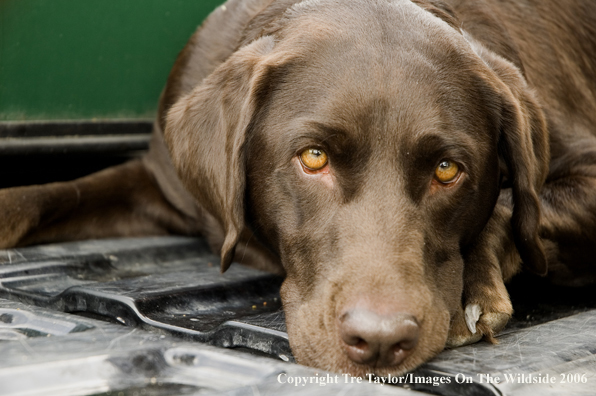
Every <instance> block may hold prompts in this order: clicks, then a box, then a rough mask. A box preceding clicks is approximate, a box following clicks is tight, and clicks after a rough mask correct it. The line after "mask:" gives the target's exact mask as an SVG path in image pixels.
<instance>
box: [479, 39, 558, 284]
mask: <svg viewBox="0 0 596 396" xmlns="http://www.w3.org/2000/svg"><path fill="white" fill-rule="evenodd" d="M472 46H473V48H474V50H475V52H476V53H477V54H478V55H480V57H481V58H482V59H483V60H484V62H485V63H486V64H488V65H489V66H490V67H491V68H492V69H493V71H494V72H495V73H496V74H497V76H498V77H499V80H500V82H501V84H500V85H501V86H500V88H499V90H500V91H501V92H500V93H501V96H502V103H501V124H500V136H499V156H500V158H501V159H502V161H503V162H504V163H505V166H506V168H507V173H508V175H507V176H508V179H509V181H510V182H511V189H512V199H513V214H512V217H511V226H512V229H513V237H514V241H515V246H516V247H517V250H518V252H519V254H520V257H521V259H522V262H523V265H524V267H526V268H527V269H528V270H530V271H532V272H534V273H536V274H538V275H543V276H544V275H546V273H547V271H548V263H547V261H546V255H545V253H544V248H543V246H542V242H541V241H540V238H539V235H538V233H539V226H540V201H539V198H538V194H539V193H540V190H541V189H542V186H543V184H544V182H545V180H546V176H547V174H548V165H549V160H550V151H549V144H548V131H547V126H546V120H545V117H544V113H543V112H542V109H541V108H540V106H539V104H538V102H537V100H536V98H535V96H534V93H533V91H532V89H531V88H530V87H528V85H527V83H526V80H525V78H524V77H523V75H522V73H521V72H520V70H519V69H518V68H517V67H516V66H514V65H513V63H511V62H509V61H507V60H505V59H504V58H502V57H500V56H498V55H496V54H494V53H493V52H491V51H489V50H486V48H483V47H481V46H478V45H477V44H474V45H472Z"/></svg>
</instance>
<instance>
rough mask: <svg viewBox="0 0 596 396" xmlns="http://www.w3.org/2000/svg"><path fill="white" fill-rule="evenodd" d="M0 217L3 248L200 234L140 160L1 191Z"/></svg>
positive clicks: (0, 237)
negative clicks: (89, 172) (71, 176)
mask: <svg viewBox="0 0 596 396" xmlns="http://www.w3.org/2000/svg"><path fill="white" fill-rule="evenodd" d="M0 219H2V223H1V224H0V248H9V247H14V246H23V245H30V244H36V243H45V242H57V241H65V240H80V239H89V238H105V237H116V236H145V235H163V234H168V233H181V234H192V233H195V232H196V231H197V230H196V229H195V227H196V226H195V225H194V224H196V221H192V220H193V219H189V218H188V217H187V216H185V215H183V214H182V213H180V212H179V211H177V210H176V209H175V208H174V207H173V206H172V205H170V204H169V202H168V201H167V200H166V199H165V198H164V196H163V194H162V192H161V191H160V189H159V188H158V186H157V183H156V182H155V179H154V178H153V176H152V174H151V173H150V172H149V171H148V170H147V169H146V167H145V166H144V164H143V162H142V161H141V160H133V161H130V162H127V163H125V164H122V165H119V166H115V167H112V168H108V169H106V170H103V171H101V172H98V173H95V174H92V175H90V176H86V177H83V178H80V179H77V180H74V181H71V182H60V183H51V184H45V185H38V186H28V187H16V188H10V189H5V190H0ZM195 220H196V219H195Z"/></svg>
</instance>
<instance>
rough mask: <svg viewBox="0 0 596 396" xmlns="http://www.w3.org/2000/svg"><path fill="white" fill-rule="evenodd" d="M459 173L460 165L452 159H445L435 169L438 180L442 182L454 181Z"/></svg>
mask: <svg viewBox="0 0 596 396" xmlns="http://www.w3.org/2000/svg"><path fill="white" fill-rule="evenodd" d="M457 175H459V166H457V164H456V163H455V162H453V161H451V160H443V161H441V162H440V163H439V166H437V169H435V176H436V178H437V180H438V181H440V182H441V183H445V184H448V183H451V182H454V181H455V179H456V178H457Z"/></svg>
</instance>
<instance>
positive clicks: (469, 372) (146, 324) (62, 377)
mask: <svg viewBox="0 0 596 396" xmlns="http://www.w3.org/2000/svg"><path fill="white" fill-rule="evenodd" d="M217 262H218V259H217V257H215V256H214V255H212V254H211V253H210V252H209V249H208V247H207V244H206V243H205V242H204V241H202V240H200V239H192V238H182V237H163V238H138V239H133V238H131V239H120V240H102V241H84V242H77V243H66V244H57V245H46V246H37V247H30V248H22V249H13V250H5V251H0V298H4V299H7V300H12V301H16V302H9V301H6V300H2V301H0V319H2V320H0V340H2V341H1V342H0V356H1V358H0V394H2V395H5V394H14V395H16V394H28V393H25V392H24V391H23V392H21V393H19V392H20V391H18V390H19V389H21V388H22V386H24V385H22V384H21V385H19V384H20V383H21V382H22V381H25V380H24V379H25V378H26V377H27V376H35V377H38V376H39V378H41V379H40V380H39V381H34V383H31V384H29V385H30V387H29V388H26V389H29V390H30V391H31V392H33V393H32V394H44V395H45V394H51V393H48V391H49V390H52V389H54V388H52V387H55V388H56V389H58V390H59V391H56V393H54V394H73V395H90V394H102V393H101V392H108V391H109V390H115V389H121V390H122V389H124V390H125V391H126V392H124V393H123V395H134V394H139V395H141V394H142V393H138V392H141V391H144V392H145V393H144V394H155V395H169V394H197V392H199V393H200V394H204V392H210V393H213V392H216V393H224V394H253V391H254V390H255V389H256V390H258V391H259V392H260V394H279V393H282V392H283V393H288V392H290V391H292V392H299V390H298V388H299V387H292V386H288V384H284V383H279V382H278V380H277V377H276V378H273V377H271V375H273V374H272V373H277V371H271V372H269V371H267V370H269V368H270V367H276V369H277V367H278V366H276V365H278V364H281V365H282V366H283V367H284V368H283V370H286V371H287V370H290V371H292V372H294V371H296V370H298V371H300V370H306V371H305V372H306V374H305V375H313V371H308V370H310V369H306V368H304V367H302V366H299V365H295V364H294V365H291V364H286V363H284V362H292V361H293V358H292V355H291V350H290V348H289V344H288V339H287V334H286V328H285V318H284V315H283V311H282V310H281V301H280V299H279V286H280V284H281V281H282V280H281V278H278V277H275V276H272V275H269V274H266V273H263V272H259V271H255V270H251V269H247V268H244V267H242V266H239V265H234V266H232V268H231V269H230V270H229V271H228V272H226V273H225V274H223V275H222V274H220V273H219V269H218V266H217ZM530 284H531V282H529V281H528V280H523V279H522V281H521V282H518V284H517V285H516V284H515V283H514V284H513V285H512V289H511V292H512V298H513V301H514V307H515V308H516V311H517V314H516V316H515V318H514V320H512V322H511V325H510V326H509V327H508V328H507V329H506V330H505V331H504V332H503V333H502V334H501V335H500V336H499V337H498V339H499V341H500V343H499V345H490V344H487V343H483V342H481V343H478V344H475V345H471V346H466V347H462V348H457V349H454V350H448V351H444V352H443V353H442V354H440V355H439V356H438V357H436V358H435V359H433V360H432V361H431V362H429V363H428V364H426V365H424V366H423V367H421V368H419V369H418V370H416V371H415V372H413V373H410V374H408V375H409V376H408V377H404V379H403V380H402V386H405V387H406V388H408V389H413V390H416V391H419V392H425V393H432V394H439V395H444V396H450V395H534V394H539V393H540V394H553V395H555V394H573V395H576V394H577V395H581V394H585V395H594V394H596V391H594V389H596V361H595V354H596V310H595V309H594V308H596V303H595V302H596V298H595V294H594V290H589V289H588V290H583V291H580V292H577V293H576V292H570V291H569V290H560V289H559V290H556V292H555V293H553V290H552V289H547V288H544V286H543V285H540V284H538V285H537V286H536V285H534V286H532V287H530V286H529V285H530ZM574 293H576V294H577V295H576V296H575V297H574V296H573V294H574ZM578 293H579V294H578ZM528 295H529V296H530V297H529V298H528ZM569 296H571V297H569ZM17 302H18V303H17ZM10 304H27V305H19V308H18V309H20V311H19V312H18V313H15V311H14V309H16V308H14V306H13V305H10ZM7 307H8V308H7ZM11 307H12V308H11ZM2 309H5V311H4V314H2V313H1V312H2V311H1V310H2ZM6 309H12V311H6ZM2 315H5V316H2ZM48 315H49V316H48ZM9 317H10V318H11V319H10V320H9V319H8V318H9ZM47 317H50V318H53V319H51V320H48V319H47ZM44 318H45V319H44ZM95 319H100V320H101V321H97V320H95ZM19 323H20V325H19ZM90 323H91V324H90ZM17 325H18V326H17ZM15 326H16V327H15ZM19 326H20V327H19ZM73 326H74V327H73ZM89 326H91V327H89ZM131 329H132V330H131ZM100 332H101V334H103V335H101V336H98V334H100ZM48 334H49V337H47V335H48ZM40 335H41V336H40ZM164 337H165V338H164ZM164 339H167V340H168V341H167V342H166V341H163V340H164ZM90 340H91V341H90ZM97 340H100V341H97ZM175 340H177V341H175ZM164 343H165V344H164ZM168 343H172V344H168ZM166 344H167V345H166ZM174 344H176V345H178V344H179V345H182V344H183V345H184V348H185V350H186V352H184V353H183V352H180V351H181V350H178V349H176V351H178V352H180V354H182V355H181V356H186V357H183V358H176V359H182V360H185V359H186V360H189V359H190V360H191V361H193V362H194V361H199V360H200V361H202V362H204V365H203V366H201V364H199V365H198V366H196V365H195V364H194V363H193V365H191V366H192V367H191V369H189V368H188V367H187V365H184V364H182V365H176V364H173V363H172V364H170V363H171V361H172V359H174V358H172V357H171V354H174V355H176V354H175V353H174V352H172V351H173V349H171V348H173V345H174ZM205 344H211V345H214V346H218V347H226V348H235V349H236V351H235V353H238V355H234V356H240V357H241V358H242V359H247V360H248V361H251V362H252V361H253V359H256V360H254V362H255V363H254V364H255V365H256V366H255V367H252V366H251V368H250V370H252V371H251V373H253V374H251V375H252V377H251V376H249V377H250V378H248V377H246V378H245V377H242V375H240V374H239V375H238V380H237V381H236V382H234V381H232V383H230V385H229V386H228V385H225V384H227V382H226V380H224V377H226V376H236V374H234V373H235V372H237V371H238V372H239V373H240V372H242V369H241V368H239V367H240V366H242V364H240V363H238V364H240V366H235V365H234V364H232V363H230V366H229V370H228V371H225V370H224V371H222V372H219V373H218V374H213V375H211V374H209V373H210V371H209V370H210V369H209V367H211V365H215V366H216V367H220V366H222V365H223V366H225V365H226V364H224V363H221V361H220V360H218V359H219V358H215V357H214V358H213V359H215V360H213V361H210V360H209V359H207V360H204V359H203V357H201V356H203V355H201V354H199V355H196V354H195V352H194V349H192V348H199V349H201V348H207V349H206V350H209V351H214V350H215V351H220V352H221V353H223V354H224V355H225V356H228V355H227V354H229V353H231V352H230V351H229V350H226V349H222V348H219V349H212V348H211V349H209V347H208V346H207V345H205ZM114 345H117V348H115V349H114V348H113V347H114ZM143 345H145V346H146V345H157V346H159V348H161V349H159V348H158V349H159V350H158V351H157V352H156V350H155V349H150V350H149V349H147V348H146V347H145V346H143ZM140 346H143V347H142V348H141V350H142V351H141V352H138V348H139V347H140ZM164 348H165V349H164ZM201 350H202V349H201ZM166 351H170V352H167V353H166ZM238 351H241V352H242V353H241V352H238ZM178 352H176V353H178ZM81 353H82V354H81ZM249 353H250V354H249ZM98 356H103V357H98ZM172 356H173V355H172ZM176 356H178V355H176ZM192 356H195V357H192ZM196 356H199V357H196ZM209 356H212V355H209ZM263 356H268V357H271V358H274V359H270V358H267V357H263ZM81 359H82V360H81ZM168 359H170V360H168ZM197 359H198V360H197ZM222 359H224V361H225V359H227V357H226V358H223V357H222ZM174 360H175V359H174ZM156 361H159V362H161V363H159V365H157V366H159V370H158V371H159V373H160V374H159V376H161V377H159V376H158V377H159V378H162V380H159V381H160V383H161V384H162V385H161V386H154V385H155V384H154V383H151V379H152V378H154V377H155V376H154V377H151V376H149V374H150V371H151V370H154V371H155V370H157V368H155V367H157V366H156V363H155V362H156ZM114 362H122V364H120V365H118V364H116V363H114ZM152 362H153V363H152ZM163 362H166V363H163ZM168 362H170V363H168ZM205 362H207V363H205ZM79 363H80V367H81V368H82V367H87V371H85V372H87V373H88V374H86V375H82V374H80V373H81V372H82V371H81V370H80V369H79V368H80V367H79V366H78V365H79ZM13 366H18V367H20V368H19V369H18V370H17V371H18V373H20V374H18V375H17V374H16V373H17V372H16V371H14V370H12V368H11V367H13ZM153 366H155V367H153ZM261 366H262V367H261ZM282 366H280V367H282ZM152 367H153V368H152ZM288 367H292V368H291V369H289V368H288ZM187 369H188V370H191V372H187V371H185V370H187ZM11 370H12V371H11ZM19 370H20V371H19ZM127 370H128V371H127ZM147 370H148V371H147ZM164 370H165V371H164ZM177 370H178V371H177ZM192 370H195V371H197V372H200V374H195V372H194V371H192ZM250 370H249V371H250ZM263 370H264V371H263ZM183 372H185V373H186V374H181V373H183ZM72 373H75V374H72ZM76 373H79V374H76ZM123 373H125V374H126V373H128V374H126V375H125V374H123ZM130 373H133V375H132V377H131V378H133V379H132V380H131V381H132V382H126V380H125V377H127V375H128V376H130V375H131V374H130ZM139 373H140V374H139ZM189 373H190V374H189ZM205 373H207V374H205ZM263 373H264V374H263ZM13 374H14V375H13ZM19 375H21V376H20V377H19ZM185 375H187V376H188V375H190V376H192V377H193V378H195V379H194V380H192V381H191V380H188V379H184V378H187V377H185ZM205 376H206V377H205ZM203 377H205V378H203ZM127 378H128V377H127ZM155 378H157V377H155ZM243 378H244V379H243ZM247 378H248V379H247ZM545 378H546V379H548V380H552V379H553V378H554V381H555V382H554V383H550V382H549V383H544V382H538V383H536V382H535V381H544V380H545ZM437 379H443V382H444V383H442V384H441V383H437V381H436V380H437ZM508 379H509V381H508ZM468 380H469V381H471V383H468V382H467V381H468ZM44 381H45V382H44ZM102 381H103V382H102ZM106 381H107V382H106ZM123 381H124V382H123ZM147 381H149V382H147ZM155 381H158V380H155ZM159 381H158V382H159ZM189 381H190V382H189ZM193 381H194V382H193ZM202 381H203V382H202ZM563 381H566V382H565V383H564V382H563ZM25 382H26V381H25ZM62 382H64V383H65V384H69V383H70V384H71V385H72V387H73V388H72V389H71V390H69V391H68V392H70V393H68V392H66V390H67V389H66V388H64V387H63V386H61V385H60V383H62ZM340 382H341V381H340ZM365 382H366V381H365ZM461 382H463V383H461ZM44 383H45V384H46V385H47V386H45V385H44ZM97 383H101V384H103V385H102V386H103V388H101V389H103V390H101V391H93V392H95V393H93V392H91V391H90V390H89V389H92V388H93V386H95V385H94V384H97ZM106 383H108V385H106ZM189 384H190V385H189ZM29 385H28V386H29ZM7 386H9V387H11V388H9V389H12V392H13V393H6V392H4V391H3V390H5V389H7V388H6V387H7ZM44 386H45V388H44ZM69 386H70V385H69ZM106 386H107V388H106ZM334 386H335V387H337V388H336V390H337V391H338V392H356V393H354V394H365V393H366V392H368V390H367V389H368V388H367V389H364V388H362V384H358V386H355V385H350V384H345V383H339V384H330V385H327V386H326V387H320V386H319V387H316V386H315V387H312V386H310V387H309V388H312V390H311V393H310V394H316V393H312V392H323V393H321V394H324V393H325V392H331V390H332V389H335V388H333V387H334ZM20 387H21V388H20ZM3 388H5V389H3ZM46 388H47V389H46ZM77 389H81V390H80V391H79V390H77ZM93 389H95V388H93ZM106 389H108V390H106ZM198 389H200V391H199V390H198ZM371 389H373V390H374V392H375V394H377V393H378V392H381V389H382V392H407V391H406V390H404V389H402V388H398V387H389V386H373V388H371ZM71 391H72V392H71ZM35 392H37V393H35ZM60 392H62V393H60ZM90 392H91V393H90ZM127 392H128V393H127ZM135 392H137V393H135ZM147 392H150V393H147ZM151 392H153V393H151ZM362 392H364V393H362ZM118 394H119V393H118ZM325 394H328V393H325ZM348 394H350V393H348ZM398 394H399V393H398ZM409 394H411V393H409Z"/></svg>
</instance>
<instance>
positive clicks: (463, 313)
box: [447, 303, 513, 348]
mask: <svg viewBox="0 0 596 396" xmlns="http://www.w3.org/2000/svg"><path fill="white" fill-rule="evenodd" d="M507 305H509V308H507ZM512 312H513V309H512V308H511V304H510V303H509V304H507V303H505V311H500V312H499V311H491V310H488V309H486V308H483V307H482V306H481V304H478V303H470V304H467V305H466V308H465V309H460V310H459V311H458V312H457V313H456V315H455V317H454V318H453V320H452V322H451V328H450V330H449V335H448V338H447V347H448V348H454V347H458V346H463V345H468V344H473V343H475V342H478V341H480V340H481V339H483V338H484V340H486V341H488V342H490V343H493V344H495V343H497V340H496V339H495V335H496V334H497V333H498V332H499V331H501V330H503V328H504V327H505V325H507V322H508V321H509V319H510V318H511V314H512Z"/></svg>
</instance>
